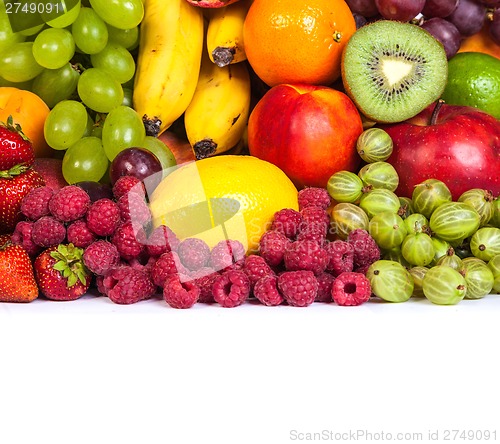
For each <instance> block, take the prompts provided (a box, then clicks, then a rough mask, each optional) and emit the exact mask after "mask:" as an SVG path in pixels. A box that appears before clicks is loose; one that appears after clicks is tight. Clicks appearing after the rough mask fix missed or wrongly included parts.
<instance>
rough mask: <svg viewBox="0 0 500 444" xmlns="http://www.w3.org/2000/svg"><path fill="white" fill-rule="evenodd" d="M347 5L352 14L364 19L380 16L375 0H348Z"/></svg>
mask: <svg viewBox="0 0 500 444" xmlns="http://www.w3.org/2000/svg"><path fill="white" fill-rule="evenodd" d="M346 3H347V5H348V6H349V8H350V10H351V11H352V12H355V13H356V14H359V15H362V16H363V17H373V16H374V15H377V14H378V9H377V7H376V6H375V0H346Z"/></svg>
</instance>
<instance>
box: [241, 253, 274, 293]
mask: <svg viewBox="0 0 500 444" xmlns="http://www.w3.org/2000/svg"><path fill="white" fill-rule="evenodd" d="M243 271H244V272H245V274H246V275H247V276H248V279H249V280H250V288H254V285H255V283H256V282H257V281H258V280H259V279H260V278H262V277H263V276H268V275H271V274H272V275H274V271H273V270H272V269H271V267H270V266H269V265H267V262H266V261H265V260H264V258H263V257H262V256H257V255H255V254H252V255H250V256H247V257H246V258H245V263H244V265H243Z"/></svg>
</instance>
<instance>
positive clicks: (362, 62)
mask: <svg viewBox="0 0 500 444" xmlns="http://www.w3.org/2000/svg"><path fill="white" fill-rule="evenodd" d="M447 78H448V62H447V59H446V53H445V51H444V48H443V46H442V45H441V43H439V42H438V41H437V40H436V39H435V38H434V37H433V36H432V35H431V34H429V33H428V32H427V31H425V30H424V29H422V28H420V27H418V26H417V25H413V24H410V23H403V22H397V21H392V20H379V21H376V22H373V23H370V24H368V25H365V26H363V27H361V28H359V29H358V30H357V31H356V32H355V33H354V35H353V36H352V37H351V38H350V40H349V42H347V45H346V46H345V48H344V53H343V56H342V81H343V84H344V87H345V90H346V92H347V94H348V95H349V96H350V97H351V99H352V100H353V101H354V102H355V103H356V105H357V107H358V108H359V110H360V111H361V112H362V113H363V114H364V115H365V116H366V117H368V118H369V119H372V120H374V121H376V122H386V123H390V122H401V121H403V120H406V119H409V118H411V117H413V116H415V115H416V114H418V113H419V112H420V111H422V110H423V109H424V108H425V107H427V106H428V105H430V104H431V103H432V102H434V101H436V100H437V99H438V98H439V97H440V96H441V94H442V92H443V90H444V87H445V86H446V81H447Z"/></svg>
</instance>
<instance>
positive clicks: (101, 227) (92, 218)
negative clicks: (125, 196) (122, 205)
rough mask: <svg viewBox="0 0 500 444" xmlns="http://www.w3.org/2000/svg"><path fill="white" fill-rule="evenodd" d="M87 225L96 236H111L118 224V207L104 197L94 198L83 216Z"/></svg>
mask: <svg viewBox="0 0 500 444" xmlns="http://www.w3.org/2000/svg"><path fill="white" fill-rule="evenodd" d="M85 220H86V222H87V226H88V228H89V230H90V231H92V233H94V234H96V235H97V236H102V237H106V236H111V235H112V234H113V233H114V232H115V230H116V229H117V227H118V225H119V224H120V209H119V208H118V205H117V204H116V203H115V202H113V201H112V200H111V199H108V198H106V197H104V198H102V199H99V200H96V201H95V202H94V203H93V204H92V205H91V206H90V208H89V209H88V211H87V214H86V216H85Z"/></svg>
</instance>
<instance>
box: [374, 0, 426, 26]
mask: <svg viewBox="0 0 500 444" xmlns="http://www.w3.org/2000/svg"><path fill="white" fill-rule="evenodd" d="M424 4H425V0H375V5H376V6H377V9H378V11H379V12H380V14H381V15H382V17H384V18H386V19H387V20H399V21H401V22H409V21H410V20H411V19H413V18H415V17H416V16H417V15H418V14H420V13H421V12H422V9H423V7H424Z"/></svg>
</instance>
